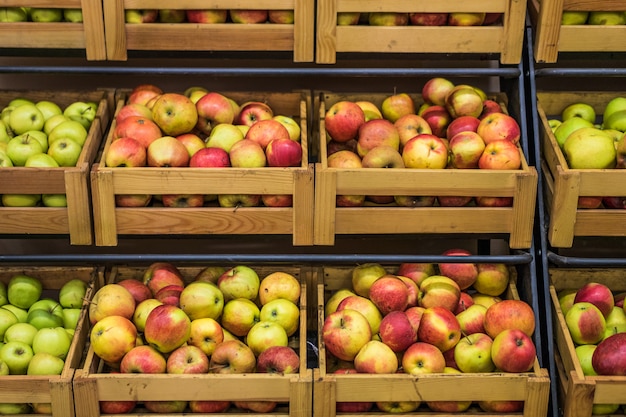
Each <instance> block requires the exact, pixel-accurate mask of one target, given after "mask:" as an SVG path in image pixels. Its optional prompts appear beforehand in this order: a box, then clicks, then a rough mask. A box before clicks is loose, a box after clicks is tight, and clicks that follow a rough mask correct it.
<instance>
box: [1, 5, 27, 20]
mask: <svg viewBox="0 0 626 417" xmlns="http://www.w3.org/2000/svg"><path fill="white" fill-rule="evenodd" d="M27 20H28V14H27V13H26V10H25V8H24V7H0V22H7V23H13V22H26V21H27Z"/></svg>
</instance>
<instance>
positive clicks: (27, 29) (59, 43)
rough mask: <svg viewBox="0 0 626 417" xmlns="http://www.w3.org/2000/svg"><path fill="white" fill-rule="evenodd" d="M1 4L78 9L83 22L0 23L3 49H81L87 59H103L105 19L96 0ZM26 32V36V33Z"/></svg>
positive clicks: (7, 0)
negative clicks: (81, 14)
mask: <svg viewBox="0 0 626 417" xmlns="http://www.w3.org/2000/svg"><path fill="white" fill-rule="evenodd" d="M0 6H2V7H50V8H62V9H70V8H73V9H81V11H82V13H83V22H82V23H73V22H51V23H44V22H15V23H3V24H2V25H0V38H1V39H2V47H4V48H46V49H84V50H85V53H86V58H87V60H90V61H103V60H105V59H106V48H105V41H104V18H103V12H102V2H101V1H99V0H62V1H53V0H34V1H31V0H3V1H2V2H0ZM26 34H28V36H25V35H26Z"/></svg>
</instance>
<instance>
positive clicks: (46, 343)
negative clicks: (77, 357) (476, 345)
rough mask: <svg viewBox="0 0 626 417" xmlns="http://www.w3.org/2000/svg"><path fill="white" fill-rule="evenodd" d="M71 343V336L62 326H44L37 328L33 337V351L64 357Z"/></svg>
mask: <svg viewBox="0 0 626 417" xmlns="http://www.w3.org/2000/svg"><path fill="white" fill-rule="evenodd" d="M71 344H72V338H71V337H70V335H69V334H68V333H67V331H66V330H65V328H64V327H45V328H43V329H39V331H38V332H37V334H36V335H35V337H34V338H33V352H34V353H35V354H37V353H39V352H45V353H49V354H51V355H54V356H56V357H58V358H61V359H65V358H66V357H67V354H68V352H69V351H70V345H71Z"/></svg>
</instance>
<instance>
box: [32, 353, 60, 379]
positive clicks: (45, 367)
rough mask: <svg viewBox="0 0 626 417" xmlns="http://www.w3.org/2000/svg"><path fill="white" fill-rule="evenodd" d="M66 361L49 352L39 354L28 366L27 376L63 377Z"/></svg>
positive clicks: (36, 354)
mask: <svg viewBox="0 0 626 417" xmlns="http://www.w3.org/2000/svg"><path fill="white" fill-rule="evenodd" d="M64 366H65V361H64V360H63V359H61V358H59V357H57V356H54V355H51V354H50V353H47V352H38V353H35V354H34V355H33V358H32V359H31V360H30V363H29V364H28V369H27V370H26V374H27V375H61V373H63V367H64Z"/></svg>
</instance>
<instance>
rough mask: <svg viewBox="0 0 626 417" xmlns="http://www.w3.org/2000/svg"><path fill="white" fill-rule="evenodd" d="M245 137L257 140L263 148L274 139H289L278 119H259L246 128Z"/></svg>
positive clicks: (286, 131) (285, 129) (287, 132)
mask: <svg viewBox="0 0 626 417" xmlns="http://www.w3.org/2000/svg"><path fill="white" fill-rule="evenodd" d="M245 139H250V140H253V141H255V142H257V143H258V144H259V145H261V147H262V148H263V149H265V148H266V147H267V145H268V144H269V143H270V142H271V141H272V140H274V139H289V140H291V138H290V137H289V131H288V130H287V128H286V127H285V126H283V125H282V123H280V122H279V121H278V120H274V119H268V120H259V121H258V122H256V123H254V124H253V125H252V126H250V129H248V132H247V133H246V135H245Z"/></svg>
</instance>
